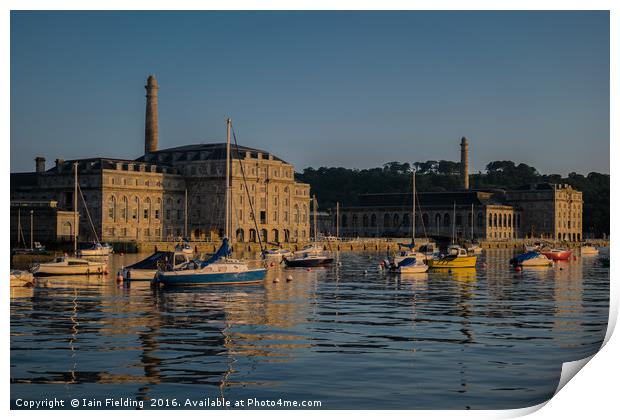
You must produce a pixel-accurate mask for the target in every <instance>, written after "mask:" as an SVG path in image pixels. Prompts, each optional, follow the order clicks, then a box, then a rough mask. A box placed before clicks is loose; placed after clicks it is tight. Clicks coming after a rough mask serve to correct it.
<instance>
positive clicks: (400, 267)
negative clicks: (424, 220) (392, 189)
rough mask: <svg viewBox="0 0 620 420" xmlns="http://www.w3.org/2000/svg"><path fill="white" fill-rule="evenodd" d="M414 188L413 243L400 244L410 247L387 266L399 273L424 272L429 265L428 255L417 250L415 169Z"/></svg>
mask: <svg viewBox="0 0 620 420" xmlns="http://www.w3.org/2000/svg"><path fill="white" fill-rule="evenodd" d="M412 188H413V200H412V203H413V205H412V210H411V212H412V220H411V225H412V229H411V244H408V245H407V244H399V245H403V246H405V247H406V248H408V249H405V250H401V251H399V252H398V254H397V255H394V256H392V257H391V258H390V259H389V260H388V264H387V268H388V270H389V271H392V272H397V273H424V272H426V271H427V270H428V265H426V264H425V263H424V260H425V258H426V255H425V254H423V253H421V252H418V251H416V250H415V221H416V217H415V216H416V212H415V195H416V186H415V169H414V170H413V173H412Z"/></svg>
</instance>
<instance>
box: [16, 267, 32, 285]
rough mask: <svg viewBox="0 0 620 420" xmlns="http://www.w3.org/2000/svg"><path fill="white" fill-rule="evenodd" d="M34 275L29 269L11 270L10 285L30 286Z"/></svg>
mask: <svg viewBox="0 0 620 420" xmlns="http://www.w3.org/2000/svg"><path fill="white" fill-rule="evenodd" d="M33 285H34V276H33V275H32V273H31V272H29V271H23V270H11V287H32V286H33Z"/></svg>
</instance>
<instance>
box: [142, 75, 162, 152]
mask: <svg viewBox="0 0 620 420" xmlns="http://www.w3.org/2000/svg"><path fill="white" fill-rule="evenodd" d="M144 88H145V89H146V118H145V121H144V153H145V154H146V153H149V152H156V151H157V141H158V139H159V132H158V127H157V126H158V117H157V91H158V90H159V87H158V86H157V79H155V76H153V75H151V76H149V77H148V79H147V80H146V86H144Z"/></svg>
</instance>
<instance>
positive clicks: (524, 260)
mask: <svg viewBox="0 0 620 420" xmlns="http://www.w3.org/2000/svg"><path fill="white" fill-rule="evenodd" d="M510 264H511V265H513V266H515V267H544V266H550V265H553V261H552V260H550V259H549V258H547V257H546V256H545V255H543V254H541V253H540V252H536V251H532V252H526V253H524V254H520V255H517V256H516V257H514V258H512V259H511V260H510Z"/></svg>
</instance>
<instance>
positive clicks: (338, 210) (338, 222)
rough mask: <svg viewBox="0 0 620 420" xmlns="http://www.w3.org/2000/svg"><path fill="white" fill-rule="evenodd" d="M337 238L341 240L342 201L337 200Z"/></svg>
mask: <svg viewBox="0 0 620 420" xmlns="http://www.w3.org/2000/svg"><path fill="white" fill-rule="evenodd" d="M336 240H337V241H338V240H340V202H338V201H336Z"/></svg>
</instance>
